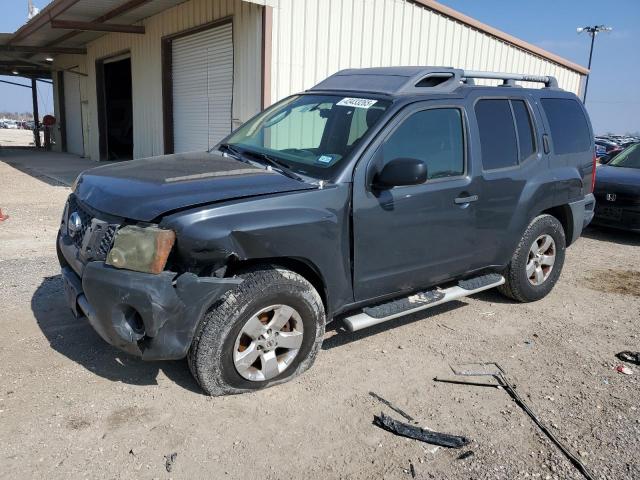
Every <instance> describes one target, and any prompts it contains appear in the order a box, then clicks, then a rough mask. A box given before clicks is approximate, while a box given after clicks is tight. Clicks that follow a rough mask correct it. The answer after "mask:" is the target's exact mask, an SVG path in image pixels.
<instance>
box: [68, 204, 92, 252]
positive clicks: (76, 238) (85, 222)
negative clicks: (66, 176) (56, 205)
mask: <svg viewBox="0 0 640 480" xmlns="http://www.w3.org/2000/svg"><path fill="white" fill-rule="evenodd" d="M67 211H68V212H69V215H71V214H72V213H73V212H76V213H77V214H78V215H80V220H82V227H81V229H80V231H78V232H76V234H75V235H73V236H72V237H71V239H72V240H73V243H74V244H75V246H76V247H78V248H82V242H83V241H84V236H85V235H86V233H87V229H88V228H89V226H90V225H91V220H93V215H91V213H89V212H88V211H87V210H85V209H84V208H83V207H81V206H80V203H79V202H78V200H77V199H76V197H75V196H74V195H71V196H70V197H69V208H68V209H67Z"/></svg>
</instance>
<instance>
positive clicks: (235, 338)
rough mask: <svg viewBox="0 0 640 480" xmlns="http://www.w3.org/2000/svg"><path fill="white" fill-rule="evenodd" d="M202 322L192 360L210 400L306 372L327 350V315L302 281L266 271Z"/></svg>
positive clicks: (255, 273) (254, 274)
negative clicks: (322, 349) (322, 350)
mask: <svg viewBox="0 0 640 480" xmlns="http://www.w3.org/2000/svg"><path fill="white" fill-rule="evenodd" d="M238 277H239V278H241V279H243V282H242V283H241V284H240V285H239V286H238V287H237V288H236V289H234V290H232V291H230V292H228V293H227V295H226V296H225V297H224V298H223V299H222V300H221V301H220V302H218V303H217V304H215V305H214V306H213V307H212V308H211V309H210V310H209V311H208V312H207V313H206V314H205V316H204V318H203V319H202V320H201V322H200V325H199V326H198V330H197V331H196V335H195V337H194V340H193V343H192V345H191V349H190V350H189V355H188V360H189V368H190V370H191V373H192V374H193V376H194V377H195V379H196V380H197V381H198V383H199V384H200V386H201V387H202V389H203V390H204V391H205V392H206V393H208V394H209V395H226V394H234V393H242V392H247V391H251V390H258V389H261V388H265V387H268V386H271V385H274V384H277V383H282V382H285V381H287V380H290V379H291V378H293V377H295V376H297V375H299V374H301V373H302V372H304V371H306V370H307V369H308V368H309V367H310V366H311V365H312V364H313V362H314V360H315V357H316V355H317V354H318V351H319V349H320V345H321V344H322V337H323V335H324V326H325V321H326V319H325V311H324V306H323V304H322V300H321V298H320V296H319V295H318V292H317V291H316V290H315V288H314V287H313V286H312V285H311V284H310V283H309V282H308V281H307V280H306V279H305V278H304V277H302V276H301V275H298V274H297V273H294V272H291V271H289V270H286V269H283V268H280V267H277V266H261V267H257V268H253V269H251V270H249V271H247V272H245V273H242V274H240V275H238Z"/></svg>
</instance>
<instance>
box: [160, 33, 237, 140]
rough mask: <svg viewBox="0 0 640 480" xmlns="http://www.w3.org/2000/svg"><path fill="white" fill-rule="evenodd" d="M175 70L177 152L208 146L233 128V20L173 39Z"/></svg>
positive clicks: (174, 124)
mask: <svg viewBox="0 0 640 480" xmlns="http://www.w3.org/2000/svg"><path fill="white" fill-rule="evenodd" d="M172 74H173V149H174V152H176V153H180V152H191V151H203V150H208V149H210V148H211V147H213V146H214V145H215V144H216V143H218V142H219V141H220V140H222V139H223V138H224V137H225V136H226V135H228V134H229V133H230V132H231V105H232V100H233V28H232V24H231V23H228V24H225V25H222V26H219V27H215V28H211V29H209V30H205V31H203V32H200V33H195V34H193V35H189V36H186V37H182V38H178V39H176V40H174V41H173V42H172Z"/></svg>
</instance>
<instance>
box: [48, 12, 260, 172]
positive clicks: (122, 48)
mask: <svg viewBox="0 0 640 480" xmlns="http://www.w3.org/2000/svg"><path fill="white" fill-rule="evenodd" d="M229 16H233V35H234V55H235V64H234V99H233V120H234V124H236V125H238V124H240V123H242V122H244V121H246V120H247V119H249V118H250V117H251V116H252V115H254V114H255V113H257V112H258V111H259V110H260V108H261V95H262V90H261V58H262V7H261V6H259V5H256V4H253V3H249V2H244V1H241V0H192V1H190V2H186V3H183V4H180V5H178V6H176V7H174V8H171V9H169V10H166V11H165V12H163V13H161V14H158V15H155V16H153V17H150V18H149V19H147V20H145V21H144V22H142V23H143V24H144V25H145V27H146V34H145V35H133V34H108V35H105V36H104V37H101V38H99V39H97V40H95V41H94V42H91V43H90V44H89V45H88V54H87V56H86V69H87V73H88V74H89V76H88V77H87V78H86V80H85V84H86V88H87V96H86V97H83V98H87V99H88V107H89V108H88V111H89V115H88V116H89V118H88V127H87V128H88V131H87V132H86V133H85V137H86V138H88V140H89V141H88V143H89V149H88V154H89V155H90V156H91V158H92V159H94V160H97V159H98V158H99V138H98V111H97V93H96V71H95V62H96V60H97V59H100V58H104V57H109V56H112V55H116V54H119V53H123V52H126V51H130V52H131V68H132V72H131V73H132V81H133V136H134V138H133V143H134V157H135V158H141V157H148V156H153V155H161V154H163V153H164V138H163V117H162V58H161V57H162V56H161V51H162V49H161V42H162V38H163V37H165V36H167V35H172V34H174V33H178V32H181V31H183V30H187V29H190V28H193V27H196V26H198V25H202V24H206V23H209V22H212V21H214V20H218V19H221V18H225V17H229ZM60 58H62V57H60ZM58 61H59V60H58V59H56V62H58ZM56 66H57V65H56Z"/></svg>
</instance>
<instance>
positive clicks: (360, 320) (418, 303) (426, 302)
mask: <svg viewBox="0 0 640 480" xmlns="http://www.w3.org/2000/svg"><path fill="white" fill-rule="evenodd" d="M503 283H504V277H503V276H502V275H499V274H497V273H490V274H488V275H482V276H480V277H476V278H471V279H469V280H461V281H460V282H458V285H456V286H454V287H449V288H445V289H440V288H436V289H434V290H428V291H424V292H418V293H416V294H413V295H411V296H408V297H404V298H400V299H398V300H393V301H391V302H387V303H383V304H380V305H376V306H374V307H365V308H363V309H362V312H360V313H356V314H355V315H351V316H350V317H347V318H345V319H344V323H345V325H346V326H347V330H349V331H350V332H356V331H358V330H362V329H363V328H367V327H371V326H373V325H377V324H379V323H383V322H387V321H389V320H393V319H394V318H398V317H402V316H404V315H409V314H410V313H414V312H419V311H420V310H426V309H427V308H431V307H435V306H436V305H440V304H443V303H447V302H452V301H453V300H458V299H459V298H463V297H468V296H469V295H473V294H474V293H478V292H482V291H484V290H489V289H490V288H494V287H497V286H499V285H502V284H503Z"/></svg>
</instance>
